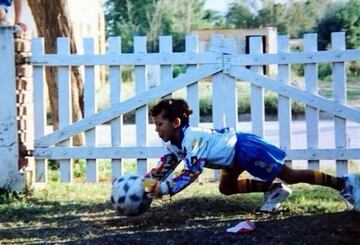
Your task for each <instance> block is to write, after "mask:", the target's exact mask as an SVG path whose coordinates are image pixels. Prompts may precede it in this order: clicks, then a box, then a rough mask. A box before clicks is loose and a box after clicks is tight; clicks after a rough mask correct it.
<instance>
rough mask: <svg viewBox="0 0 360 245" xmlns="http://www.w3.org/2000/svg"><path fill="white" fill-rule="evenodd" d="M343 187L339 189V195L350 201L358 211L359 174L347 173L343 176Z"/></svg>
mask: <svg viewBox="0 0 360 245" xmlns="http://www.w3.org/2000/svg"><path fill="white" fill-rule="evenodd" d="M343 179H344V180H345V187H344V189H342V190H341V191H340V195H341V196H342V197H343V198H344V199H345V200H346V201H347V203H350V204H351V205H352V206H353V207H354V208H355V210H356V211H359V212H360V175H358V174H349V175H348V176H345V177H343Z"/></svg>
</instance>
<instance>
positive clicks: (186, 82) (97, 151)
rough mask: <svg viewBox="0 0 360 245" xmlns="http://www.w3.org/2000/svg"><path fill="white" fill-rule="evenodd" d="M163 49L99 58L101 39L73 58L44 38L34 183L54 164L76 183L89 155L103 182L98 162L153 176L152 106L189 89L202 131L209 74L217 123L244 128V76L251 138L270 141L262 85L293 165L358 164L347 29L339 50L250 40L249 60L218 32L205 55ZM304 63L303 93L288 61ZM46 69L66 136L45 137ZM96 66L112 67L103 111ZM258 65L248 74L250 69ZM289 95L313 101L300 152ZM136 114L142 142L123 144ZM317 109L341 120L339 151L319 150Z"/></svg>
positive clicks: (282, 39)
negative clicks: (74, 139) (74, 115)
mask: <svg viewBox="0 0 360 245" xmlns="http://www.w3.org/2000/svg"><path fill="white" fill-rule="evenodd" d="M159 41H160V42H159V43H160V49H159V50H160V51H159V53H147V52H146V38H145V37H134V53H131V54H129V53H126V54H125V53H121V51H120V50H121V39H120V38H119V37H111V38H109V39H108V49H107V53H106V54H94V41H93V39H91V38H87V39H85V40H84V47H85V52H84V54H70V53H69V50H70V48H69V40H68V39H67V38H58V40H57V47H58V50H57V53H56V54H45V53H44V45H43V43H44V40H43V39H41V38H35V39H34V40H33V42H32V56H31V64H32V66H33V69H34V70H33V82H34V86H33V87H34V120H35V121H34V124H35V148H34V156H35V164H36V165H35V179H36V182H46V180H47V160H48V159H57V160H59V161H60V172H61V181H63V182H71V181H72V175H73V174H72V159H86V179H87V181H89V182H97V181H98V160H97V159H100V158H109V159H111V165H112V176H119V175H121V174H122V173H123V170H124V168H123V164H124V162H123V159H128V158H130V159H137V172H138V173H139V174H144V173H145V172H146V171H147V170H148V160H147V159H149V158H158V157H160V156H161V154H162V152H163V148H162V146H161V145H155V146H154V145H150V144H149V143H148V142H149V139H148V134H149V132H148V131H149V127H150V126H149V124H148V121H149V118H148V106H147V104H148V103H149V102H151V101H154V100H156V99H159V98H162V97H165V96H169V95H170V94H171V93H173V92H175V91H176V90H178V89H182V88H186V98H187V100H188V102H189V105H190V107H191V108H192V109H193V111H194V114H193V115H192V116H191V118H190V124H191V125H193V126H198V125H199V122H200V113H199V97H200V94H201V91H199V87H198V82H199V81H200V80H202V79H205V78H209V77H210V78H211V82H212V93H213V96H212V109H213V116H212V118H213V127H214V128H222V127H224V126H230V127H234V128H237V125H238V112H237V91H236V83H237V80H242V81H247V82H249V83H251V125H252V132H253V133H255V134H257V135H260V136H263V137H265V138H266V135H265V134H264V128H265V126H264V125H265V108H264V107H265V106H264V89H267V90H271V91H274V92H276V93H278V95H279V102H278V123H279V146H280V147H281V148H282V149H284V150H285V151H286V152H287V160H288V161H289V162H290V161H291V160H307V161H308V163H309V168H315V169H316V168H319V161H320V160H324V159H333V160H336V166H337V174H338V175H343V174H345V173H347V172H348V160H351V159H360V149H358V148H349V147H348V145H347V134H346V122H347V120H349V121H353V122H355V123H360V111H359V110H357V109H355V108H352V107H350V106H349V105H347V103H346V73H345V63H346V62H349V61H353V60H360V50H359V49H356V50H346V49H345V33H342V32H341V33H332V49H331V50H329V51H317V44H316V43H317V36H316V34H307V35H305V36H304V51H303V52H296V53H295V52H290V51H289V39H288V36H279V37H278V47H279V48H278V53H275V54H262V50H263V49H262V43H261V42H262V41H261V38H260V37H253V38H251V39H250V54H237V53H236V52H235V50H236V47H235V40H234V39H231V38H223V37H221V36H218V35H214V36H213V37H212V40H211V46H210V48H209V50H208V51H207V52H203V53H199V52H198V50H199V48H198V47H199V43H198V39H197V37H196V36H193V35H189V36H187V37H186V40H185V41H186V45H185V46H186V49H185V52H181V53H173V52H172V37H171V36H161V37H159ZM318 63H332V77H333V91H334V93H333V95H334V96H333V98H332V99H326V98H324V97H321V96H319V95H318V94H317V86H318V85H317V83H318V81H317V75H318V74H317V64H318ZM268 64H277V66H278V74H276V78H271V77H268V76H265V75H263V74H262V71H263V69H262V66H263V65H268ZM291 64H305V80H306V81H305V83H306V86H305V90H302V89H300V88H297V87H294V86H292V85H291V83H290V75H291V74H290V65H291ZM124 65H133V66H135V76H134V77H135V96H133V97H131V98H128V99H126V100H124V99H123V98H122V96H121V91H122V81H121V67H122V66H124ZM148 65H160V72H161V75H160V81H159V83H158V85H157V86H155V87H151V88H149V87H148V85H147V76H146V68H147V66H148ZM174 65H186V67H187V69H186V73H185V74H182V75H180V76H178V77H176V78H173V74H172V67H173V66H174ZM0 66H1V63H0ZM46 66H56V67H57V69H58V91H59V93H58V94H59V115H58V116H59V130H57V131H55V132H52V133H49V134H46V106H45V89H44V86H45V78H44V71H45V67H46ZM71 66H82V67H84V71H85V72H84V81H85V82H84V89H85V91H84V94H85V98H84V105H85V118H84V119H82V120H80V121H78V122H75V123H71V86H70V74H71V73H70V71H71ZM96 66H106V67H108V70H109V73H108V78H109V86H110V98H109V101H110V104H111V106H110V107H109V108H107V109H105V110H103V111H100V112H97V111H96V91H95V90H96V89H95V88H96V83H97V82H98V81H96V76H95V69H96ZM248 66H250V68H249V69H247V68H246V67H248ZM291 99H294V100H297V101H299V102H302V103H304V104H306V130H307V148H305V149H292V146H291V137H292V129H291V128H292V122H293V120H292V117H291ZM135 109H136V134H135V135H133V137H136V146H128V145H125V144H124V142H123V140H122V138H123V135H124V124H123V119H122V115H123V114H125V113H127V112H129V111H132V110H135ZM319 110H322V111H325V112H328V113H330V114H333V115H334V124H335V127H334V129H335V133H334V137H335V148H333V149H319V147H318V145H319V134H318V125H319ZM105 123H109V124H110V126H111V146H109V147H98V146H97V139H96V137H95V135H96V130H97V126H99V125H102V124H105ZM81 132H85V137H86V145H85V146H83V147H73V146H71V141H70V140H69V139H70V138H71V136H74V135H76V134H78V133H81Z"/></svg>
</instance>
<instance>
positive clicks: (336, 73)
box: [331, 32, 349, 176]
mask: <svg viewBox="0 0 360 245" xmlns="http://www.w3.org/2000/svg"><path fill="white" fill-rule="evenodd" d="M331 46H332V48H331V49H332V50H345V49H346V48H345V32H333V33H331ZM332 80H333V91H334V92H333V99H334V101H335V102H338V103H340V104H342V105H344V104H346V71H345V63H344V62H334V63H333V64H332ZM334 126H335V128H334V131H335V135H334V136H335V146H336V148H338V149H339V148H340V149H341V148H346V147H347V142H346V119H344V118H341V117H339V116H336V115H335V116H334ZM348 169H349V166H348V161H347V160H343V159H341V160H339V159H337V160H336V174H337V176H342V175H345V174H347V173H348Z"/></svg>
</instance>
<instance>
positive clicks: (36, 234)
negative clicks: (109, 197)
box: [0, 195, 360, 244]
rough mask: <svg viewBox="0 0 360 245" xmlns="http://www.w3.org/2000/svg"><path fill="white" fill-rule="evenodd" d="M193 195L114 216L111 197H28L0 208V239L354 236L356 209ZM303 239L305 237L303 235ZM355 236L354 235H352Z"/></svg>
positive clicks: (180, 240)
mask: <svg viewBox="0 0 360 245" xmlns="http://www.w3.org/2000/svg"><path fill="white" fill-rule="evenodd" d="M250 197H251V198H248V197H245V198H242V196H239V197H238V196H236V197H231V198H230V197H224V196H210V197H191V198H183V199H178V200H175V201H172V202H164V203H159V202H155V203H154V204H153V207H152V208H151V209H150V210H149V211H148V212H146V213H145V214H143V215H140V216H137V217H124V216H117V215H116V213H115V212H114V211H113V210H112V208H111V207H110V205H109V203H81V204H79V203H59V202H48V201H38V200H35V201H30V202H28V203H26V205H24V207H17V206H12V205H9V206H8V208H6V209H1V210H0V221H1V224H0V243H1V242H4V243H7V242H9V243H17V242H19V243H20V242H21V243H27V244H29V243H39V242H40V243H41V242H45V241H46V242H53V243H54V242H69V243H91V244H93V243H95V244H97V243H99V244H100V243H101V244H112V243H114V242H117V243H121V244H128V243H129V244H130V243H131V244H144V243H146V244H185V243H188V244H234V243H240V242H241V243H242V244H243V243H245V244H246V243H255V242H256V243H263V242H264V243H265V242H266V243H279V242H280V243H298V244H303V243H320V242H321V243H323V242H325V241H327V242H330V243H347V242H349V241H352V240H353V239H357V233H358V231H359V228H358V227H360V214H359V213H355V212H340V213H327V214H326V213H325V214H309V213H304V215H301V216H294V214H292V213H291V211H289V210H285V211H283V212H280V213H277V214H275V215H264V214H256V213H255V212H254V210H255V209H256V208H257V205H258V204H259V202H260V196H259V195H255V196H250ZM244 219H253V220H254V221H255V222H256V225H257V228H256V230H255V231H254V232H252V233H249V234H241V235H234V234H227V233H226V228H228V227H230V226H233V225H235V224H237V223H238V222H240V221H242V220H244ZM304 239H305V240H304ZM354 241H356V240H354Z"/></svg>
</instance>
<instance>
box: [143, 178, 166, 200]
mask: <svg viewBox="0 0 360 245" xmlns="http://www.w3.org/2000/svg"><path fill="white" fill-rule="evenodd" d="M143 183H144V187H145V192H147V193H148V196H149V197H151V198H161V197H162V194H161V191H160V181H157V180H155V179H152V178H146V177H145V178H144V179H143Z"/></svg>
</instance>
